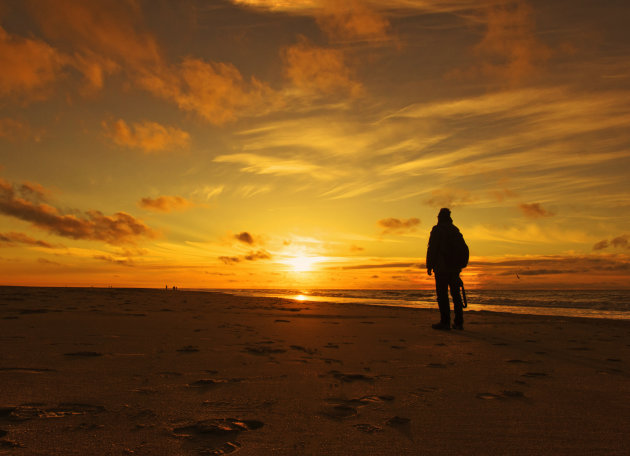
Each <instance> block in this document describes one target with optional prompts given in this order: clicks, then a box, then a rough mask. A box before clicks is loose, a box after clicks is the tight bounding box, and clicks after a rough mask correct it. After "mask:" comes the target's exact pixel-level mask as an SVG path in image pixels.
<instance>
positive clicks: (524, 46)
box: [454, 1, 554, 84]
mask: <svg viewBox="0 0 630 456" xmlns="http://www.w3.org/2000/svg"><path fill="white" fill-rule="evenodd" d="M485 23H486V33H485V35H484V37H483V39H482V40H481V41H480V42H479V43H478V44H477V45H476V46H475V47H474V53H475V54H476V55H477V56H478V57H480V58H481V59H482V61H481V63H480V64H478V65H476V66H474V67H473V68H470V69H469V70H468V71H469V72H470V73H472V74H482V75H485V76H490V77H493V78H497V79H500V80H502V81H505V82H506V83H508V84H517V83H520V82H522V81H523V80H525V79H528V78H531V77H532V76H535V75H536V74H537V73H539V72H540V69H541V67H542V66H543V65H544V63H545V62H546V61H547V60H549V59H550V58H551V57H552V55H553V53H554V52H553V50H552V49H551V48H550V47H549V46H547V45H546V44H544V43H543V42H542V41H540V40H539V39H538V38H537V37H536V23H535V20H534V11H533V8H532V7H531V6H530V5H529V4H528V3H527V2H525V1H518V2H516V3H513V4H509V5H508V4H506V5H500V6H490V7H489V8H488V9H487V10H486V17H485ZM458 73H459V72H455V73H454V74H458Z"/></svg>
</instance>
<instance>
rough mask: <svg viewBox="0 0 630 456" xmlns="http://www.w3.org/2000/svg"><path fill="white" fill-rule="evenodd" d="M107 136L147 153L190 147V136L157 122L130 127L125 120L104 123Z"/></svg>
mask: <svg viewBox="0 0 630 456" xmlns="http://www.w3.org/2000/svg"><path fill="white" fill-rule="evenodd" d="M102 125H103V128H104V129H105V131H106V135H107V136H108V137H109V138H111V139H112V141H114V143H115V144H117V145H119V146H123V147H129V148H133V149H141V150H142V151H143V152H145V153H152V152H159V151H163V150H167V149H168V150H171V151H172V150H176V149H184V148H186V147H188V144H189V142H190V135H189V134H188V133H187V132H185V131H184V130H180V129H179V128H175V127H171V126H164V125H161V124H159V123H156V122H150V121H147V120H145V121H143V122H136V123H133V124H132V125H131V126H130V125H128V124H127V123H126V122H125V121H124V120H122V119H119V120H117V121H115V122H105V121H104V122H103V123H102Z"/></svg>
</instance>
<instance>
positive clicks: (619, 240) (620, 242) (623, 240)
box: [610, 234, 630, 249]
mask: <svg viewBox="0 0 630 456" xmlns="http://www.w3.org/2000/svg"><path fill="white" fill-rule="evenodd" d="M629 240H630V235H628V234H624V235H622V236H619V237H616V238H614V239H613V240H612V241H610V245H611V246H613V247H620V248H624V249H627V248H629V247H630V244H629V242H628V241H629Z"/></svg>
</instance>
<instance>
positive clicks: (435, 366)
mask: <svg viewBox="0 0 630 456" xmlns="http://www.w3.org/2000/svg"><path fill="white" fill-rule="evenodd" d="M427 367H431V368H434V369H445V368H446V364H442V363H429V364H427Z"/></svg>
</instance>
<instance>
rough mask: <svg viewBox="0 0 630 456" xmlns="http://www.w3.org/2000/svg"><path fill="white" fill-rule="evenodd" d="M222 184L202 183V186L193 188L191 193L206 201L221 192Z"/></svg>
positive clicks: (223, 187)
mask: <svg viewBox="0 0 630 456" xmlns="http://www.w3.org/2000/svg"><path fill="white" fill-rule="evenodd" d="M224 189H225V186H224V185H214V186H213V185H204V186H203V187H200V188H197V189H195V190H193V192H192V195H193V196H198V197H202V198H204V199H205V200H206V201H209V200H211V199H212V198H214V197H215V196H218V195H220V194H221V193H223V190H224Z"/></svg>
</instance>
